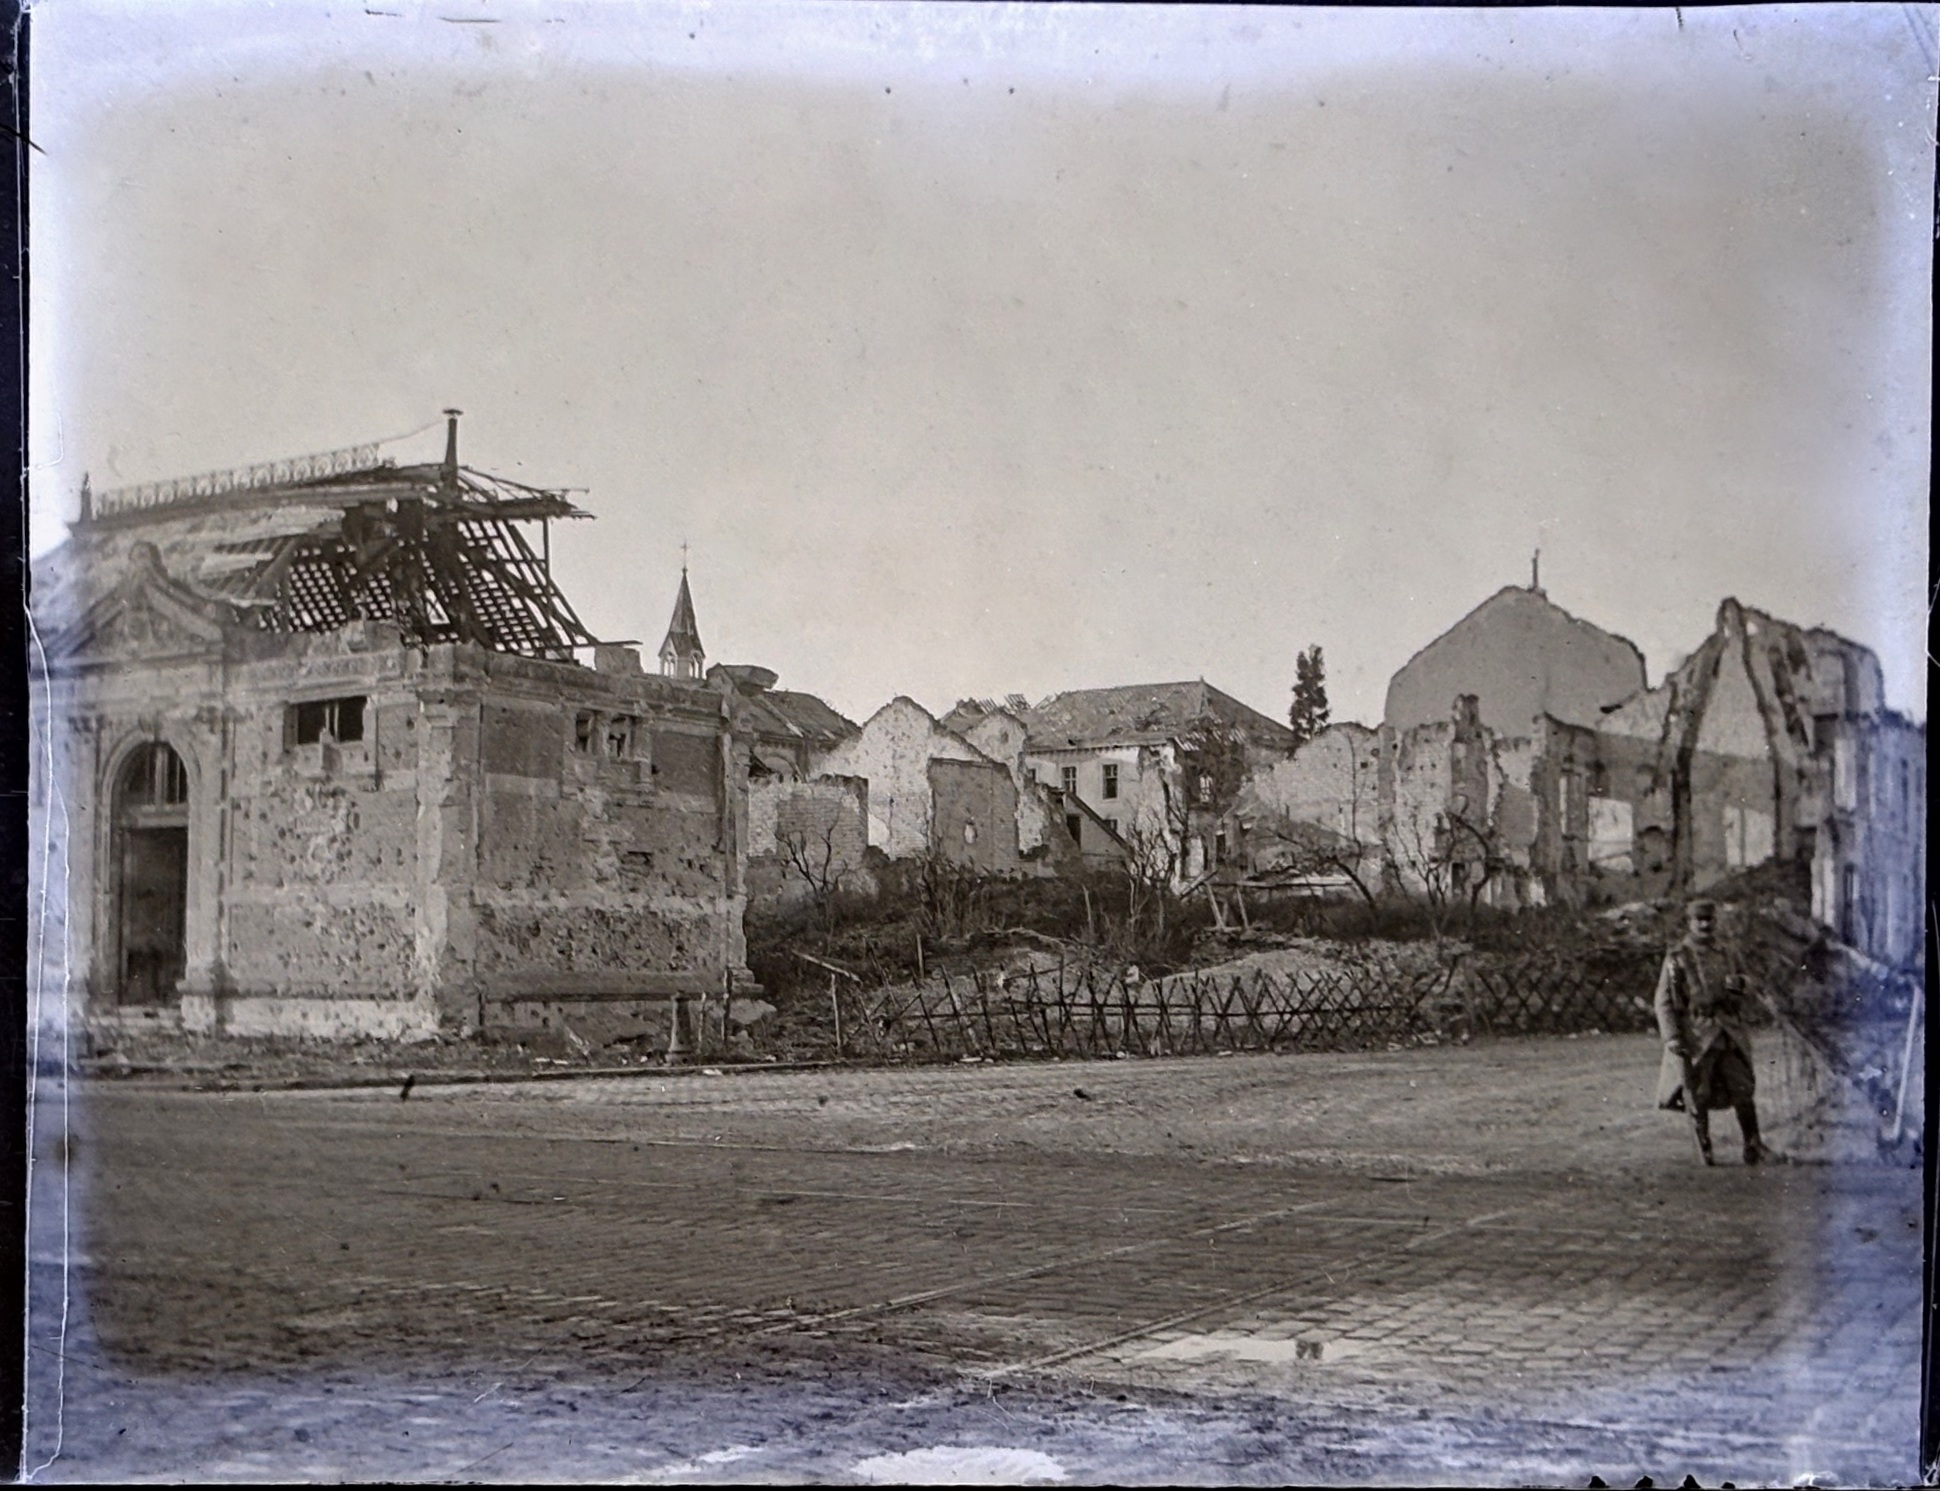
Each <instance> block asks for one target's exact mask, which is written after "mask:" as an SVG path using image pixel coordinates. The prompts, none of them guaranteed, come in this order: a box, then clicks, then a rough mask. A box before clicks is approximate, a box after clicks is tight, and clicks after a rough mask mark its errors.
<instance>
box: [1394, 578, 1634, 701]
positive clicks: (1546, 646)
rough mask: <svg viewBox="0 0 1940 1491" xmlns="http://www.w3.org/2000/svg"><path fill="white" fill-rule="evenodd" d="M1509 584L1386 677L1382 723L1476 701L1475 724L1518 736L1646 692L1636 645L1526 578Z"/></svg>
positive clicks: (1533, 580)
mask: <svg viewBox="0 0 1940 1491" xmlns="http://www.w3.org/2000/svg"><path fill="white" fill-rule="evenodd" d="M1530 578H1531V583H1530V584H1529V585H1528V586H1526V587H1525V586H1520V585H1506V586H1504V587H1503V588H1502V589H1501V590H1498V591H1497V592H1496V593H1495V594H1494V595H1492V596H1490V597H1489V598H1488V599H1487V600H1485V601H1483V602H1482V604H1481V605H1479V606H1477V607H1476V608H1475V609H1474V610H1473V611H1471V612H1469V613H1468V615H1466V616H1464V617H1463V618H1462V619H1461V620H1460V621H1458V622H1456V623H1455V625H1453V626H1452V627H1450V628H1449V629H1448V630H1447V631H1445V632H1443V633H1442V634H1441V635H1440V636H1439V637H1437V638H1435V640H1434V641H1432V642H1430V643H1429V644H1428V645H1427V646H1426V647H1424V648H1422V649H1421V651H1419V652H1417V653H1416V654H1415V655H1414V656H1413V657H1411V658H1410V659H1408V661H1407V662H1406V663H1404V664H1403V665H1402V666H1401V668H1400V669H1399V670H1398V671H1397V672H1396V673H1395V675H1394V677H1393V678H1392V679H1391V680H1389V682H1388V697H1387V707H1386V709H1385V710H1384V711H1383V712H1382V723H1383V724H1385V725H1387V726H1388V727H1389V728H1390V729H1393V730H1396V731H1407V730H1412V729H1414V728H1415V727H1416V726H1418V725H1429V724H1435V723H1437V722H1439V721H1442V720H1446V719H1447V718H1448V711H1449V701H1450V700H1452V699H1455V698H1457V697H1459V696H1461V695H1464V694H1471V695H1473V696H1474V697H1475V700H1476V708H1477V717H1478V720H1479V722H1480V723H1481V724H1483V725H1485V726H1486V727H1488V728H1489V729H1490V730H1493V731H1495V732H1496V733H1498V734H1507V735H1520V734H1524V733H1526V732H1527V731H1528V729H1529V722H1530V721H1531V720H1533V719H1535V718H1537V716H1539V715H1548V716H1549V717H1550V718H1552V719H1558V720H1562V721H1564V722H1565V723H1568V724H1572V725H1589V724H1594V723H1595V722H1596V720H1597V718H1598V717H1599V713H1600V711H1601V710H1602V709H1603V707H1604V706H1605V705H1608V704H1615V703H1617V702H1618V701H1619V700H1622V699H1627V698H1629V697H1630V696H1631V695H1632V694H1635V693H1636V692H1637V691H1638V690H1640V689H1641V688H1643V686H1644V683H1645V678H1644V657H1643V654H1642V653H1641V652H1639V651H1638V650H1637V648H1636V646H1635V645H1634V644H1633V643H1631V642H1629V641H1626V640H1625V639H1624V638H1622V637H1618V636H1615V635H1613V634H1611V633H1609V632H1606V631H1604V630H1603V629H1602V628H1601V627H1599V626H1596V625H1594V624H1593V623H1591V622H1588V621H1585V620H1584V619H1583V618H1582V617H1580V616H1572V615H1571V614H1570V613H1569V612H1567V611H1565V610H1564V609H1563V608H1562V607H1561V606H1558V605H1556V604H1554V603H1553V602H1552V601H1551V600H1550V599H1549V596H1548V595H1547V593H1545V592H1544V591H1543V590H1542V589H1541V587H1540V586H1538V585H1537V584H1536V583H1535V580H1536V577H1535V576H1533V575H1532V576H1531V577H1530Z"/></svg>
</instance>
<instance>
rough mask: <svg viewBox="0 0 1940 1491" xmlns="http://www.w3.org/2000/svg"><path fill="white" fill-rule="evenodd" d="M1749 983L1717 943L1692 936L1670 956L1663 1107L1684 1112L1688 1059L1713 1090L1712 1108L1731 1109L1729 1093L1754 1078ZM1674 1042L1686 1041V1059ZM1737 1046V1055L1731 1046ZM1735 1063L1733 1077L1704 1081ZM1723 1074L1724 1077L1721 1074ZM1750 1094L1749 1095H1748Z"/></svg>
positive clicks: (1662, 999) (1664, 987) (1664, 1000)
mask: <svg viewBox="0 0 1940 1491" xmlns="http://www.w3.org/2000/svg"><path fill="white" fill-rule="evenodd" d="M1744 988H1745V981H1744V977H1743V969H1742V967H1741V965H1740V964H1739V962H1738V960H1737V959H1736V958H1734V957H1732V956H1731V955H1730V954H1729V953H1728V952H1727V951H1726V950H1725V949H1724V948H1722V947H1720V946H1718V945H1717V944H1716V943H1715V942H1714V943H1712V944H1710V945H1709V946H1706V945H1705V944H1703V943H1700V942H1699V941H1698V940H1697V939H1696V938H1695V937H1689V936H1687V937H1686V938H1685V939H1684V940H1683V941H1682V942H1680V943H1678V944H1677V945H1676V946H1675V947H1673V948H1672V949H1671V950H1670V951H1669V952H1668V953H1666V954H1665V955H1664V967H1663V971H1662V972H1661V973H1659V974H1658V976H1657V1000H1656V1004H1657V1032H1658V1034H1659V1035H1661V1036H1662V1037H1663V1038H1664V1044H1665V1046H1666V1048H1667V1049H1666V1050H1665V1052H1664V1060H1663V1063H1662V1064H1661V1065H1660V1066H1659V1068H1658V1071H1657V1106H1658V1107H1660V1108H1683V1107H1685V1106H1686V1105H1685V1101H1684V1059H1685V1058H1688V1059H1689V1061H1690V1063H1691V1065H1692V1067H1694V1068H1695V1069H1697V1071H1698V1072H1699V1073H1700V1086H1701V1087H1706V1088H1709V1092H1708V1093H1707V1094H1706V1096H1707V1098H1708V1101H1707V1102H1706V1103H1705V1105H1704V1106H1705V1107H1707V1108H1725V1107H1730V1106H1731V1105H1732V1104H1731V1101H1730V1100H1729V1098H1728V1097H1727V1096H1726V1093H1725V1091H1724V1089H1726V1088H1730V1089H1731V1090H1732V1092H1733V1094H1734V1095H1735V1094H1736V1093H1737V1092H1738V1091H1739V1090H1740V1088H1741V1084H1742V1085H1744V1086H1748V1084H1749V1082H1750V1079H1751V1031H1750V1029H1749V1028H1748V1026H1747V1025H1746V1023H1745V1013H1746V1012H1745V1008H1744ZM1672 1041H1678V1042H1681V1043H1682V1045H1683V1047H1684V1052H1685V1058H1680V1057H1679V1056H1678V1055H1677V1053H1676V1052H1674V1051H1671V1050H1669V1049H1668V1047H1669V1045H1670V1043H1671V1042H1672ZM1734 1045H1735V1046H1736V1047H1737V1052H1736V1053H1732V1052H1731V1050H1730V1048H1731V1047H1732V1046H1734ZM1728 1056H1735V1057H1736V1058H1737V1059H1733V1060H1731V1062H1730V1069H1731V1078H1732V1079H1733V1080H1726V1081H1711V1082H1706V1081H1704V1080H1703V1079H1704V1077H1705V1076H1708V1075H1709V1074H1711V1073H1712V1072H1713V1071H1714V1070H1717V1069H1719V1068H1720V1067H1721V1066H1722V1065H1723V1059H1724V1058H1726V1057H1728ZM1719 1074H1720V1076H1723V1073H1722V1072H1720V1073H1719ZM1744 1095H1745V1096H1749V1092H1748V1091H1747V1092H1745V1093H1744Z"/></svg>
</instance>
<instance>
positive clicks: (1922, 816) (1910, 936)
mask: <svg viewBox="0 0 1940 1491" xmlns="http://www.w3.org/2000/svg"><path fill="white" fill-rule="evenodd" d="M1832 748H1833V751H1834V753H1835V754H1836V755H1837V757H1838V766H1837V769H1836V772H1835V776H1834V783H1833V787H1832V790H1831V792H1830V793H1829V801H1828V803H1827V808H1826V812H1825V815H1824V818H1823V821H1822V823H1821V825H1820V827H1819V829H1818V831H1817V834H1816V836H1815V839H1814V843H1813V855H1812V870H1811V874H1812V914H1813V916H1814V917H1815V918H1816V919H1817V920H1819V921H1820V922H1822V923H1824V924H1825V925H1827V926H1829V927H1831V928H1833V930H1834V931H1835V932H1836V933H1837V934H1838V935H1839V936H1840V937H1841V938H1842V939H1844V940H1845V941H1847V942H1849V943H1851V944H1852V945H1853V946H1854V947H1857V948H1858V949H1859V950H1860V951H1861V952H1863V953H1865V954H1866V955H1867V956H1869V957H1871V958H1875V959H1877V960H1878V961H1880V962H1882V963H1889V964H1893V965H1895V966H1898V967H1913V966H1916V965H1917V964H1919V963H1920V962H1921V961H1922V959H1923V957H1924V938H1925V935H1926V930H1925V913H1926V802H1927V798H1926V792H1927V785H1926V763H1927V749H1926V748H1927V740H1926V730H1925V729H1924V728H1923V727H1921V726H1918V725H1914V724H1912V723H1911V722H1909V721H1907V720H1904V719H1901V718H1899V717H1898V716H1896V715H1891V714H1887V713H1884V712H1882V713H1881V714H1879V715H1876V716H1874V717H1872V718H1869V719H1857V720H1846V721H1841V722H1840V724H1839V725H1838V726H1837V727H1836V730H1835V732H1834V739H1833V741H1832Z"/></svg>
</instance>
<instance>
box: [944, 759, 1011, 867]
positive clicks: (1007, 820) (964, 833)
mask: <svg viewBox="0 0 1940 1491" xmlns="http://www.w3.org/2000/svg"><path fill="white" fill-rule="evenodd" d="M929 777H930V798H931V801H932V803H933V804H934V808H933V810H932V811H933V814H934V816H933V818H932V820H931V827H930V842H931V843H932V844H933V845H935V846H936V854H937V856H938V857H939V858H940V859H943V860H946V861H948V862H949V863H951V864H955V865H960V866H962V867H963V868H964V869H967V870H972V871H975V872H976V873H978V874H982V875H1011V874H1016V873H1018V872H1019V871H1021V870H1026V869H1029V868H1033V867H1034V862H1033V861H1029V860H1026V859H1025V858H1024V857H1023V856H1022V854H1021V853H1020V852H1019V848H1018V843H1017V784H1016V782H1015V781H1013V780H1012V778H1011V774H1010V772H1009V771H1007V770H1006V769H1005V768H1004V767H1002V766H1001V765H999V764H998V763H997V762H995V761H953V760H935V761H931V762H930V765H929Z"/></svg>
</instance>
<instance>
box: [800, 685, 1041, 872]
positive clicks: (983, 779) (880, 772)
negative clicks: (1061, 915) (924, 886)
mask: <svg viewBox="0 0 1940 1491" xmlns="http://www.w3.org/2000/svg"><path fill="white" fill-rule="evenodd" d="M815 775H816V776H818V777H829V776H849V777H859V778H862V779H864V780H866V781H867V783H868V841H869V844H870V846H871V847H873V848H875V849H878V850H880V851H881V852H882V853H883V854H884V855H885V856H887V857H888V858H890V859H923V858H927V857H934V858H936V859H938V860H940V861H942V862H944V863H946V864H950V865H954V866H956V867H958V868H959V869H963V870H967V871H970V872H973V873H976V874H982V875H1040V874H1053V873H1056V872H1058V871H1059V870H1060V869H1064V868H1068V867H1069V866H1070V864H1072V863H1073V862H1074V861H1075V859H1076V852H1075V850H1074V849H1073V847H1072V846H1071V845H1070V843H1069V842H1068V841H1067V840H1064V839H1062V838H1061V837H1060V836H1058V835H1055V834H1048V833H1047V832H1046V824H1047V818H1048V810H1047V807H1046V805H1045V800H1044V798H1043V796H1042V794H1041V793H1039V792H1038V790H1037V789H1036V787H1035V785H1034V784H1032V783H1030V782H1028V781H1025V782H1022V783H1021V784H1020V781H1019V778H1018V775H1017V773H1016V770H1015V769H1014V768H1013V767H1012V766H1009V765H1006V764H1005V763H1004V762H1002V761H998V760H994V759H993V758H992V757H990V756H988V755H986V754H985V753H984V752H983V751H981V750H979V749H978V748H977V747H976V746H974V745H972V744H971V743H970V742H969V741H968V740H966V739H964V738H963V736H961V735H959V734H958V733H957V732H956V731H954V730H951V729H949V728H947V727H946V726H945V725H944V724H943V723H942V721H940V720H938V719H937V718H936V716H935V715H933V714H931V713H930V712H929V711H928V710H927V709H925V708H924V707H923V706H922V705H920V704H918V703H917V702H916V701H915V700H913V699H910V698H906V697H903V696H898V697H897V698H894V699H892V700H890V701H889V703H887V704H885V705H884V706H883V707H882V708H881V709H879V710H877V711H876V712H875V713H874V714H873V715H871V716H870V717H869V718H868V720H866V721H865V722H864V723H863V725H862V727H861V729H860V731H859V732H858V733H857V734H856V735H855V736H854V737H853V738H851V739H849V740H845V741H843V742H842V743H840V744H839V745H836V746H835V747H833V748H832V749H830V750H828V751H826V752H823V753H821V754H820V755H819V756H818V757H817V759H816V764H815Z"/></svg>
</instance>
